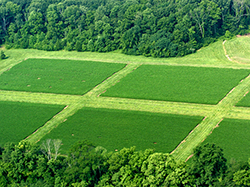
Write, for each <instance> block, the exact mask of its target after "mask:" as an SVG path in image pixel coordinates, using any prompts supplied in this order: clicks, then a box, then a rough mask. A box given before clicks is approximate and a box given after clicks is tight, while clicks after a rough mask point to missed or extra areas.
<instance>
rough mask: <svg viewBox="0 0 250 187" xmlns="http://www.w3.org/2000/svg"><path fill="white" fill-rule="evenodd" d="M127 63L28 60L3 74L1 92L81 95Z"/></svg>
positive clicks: (0, 81)
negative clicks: (15, 91)
mask: <svg viewBox="0 0 250 187" xmlns="http://www.w3.org/2000/svg"><path fill="white" fill-rule="evenodd" d="M124 66H125V64H114V63H101V62H90V61H76V60H58V59H28V60H25V61H23V62H22V63H20V64H17V65H16V66H14V67H13V68H11V69H10V70H9V71H6V72H4V73H3V74H2V75H0V89H3V90H18V91H29V92H47V93H60V94H75V95H81V94H84V93H86V92H87V91H89V90H91V89H92V88H93V87H94V86H96V85H97V84H100V83H101V82H102V81H103V80H105V79H106V78H108V77H109V76H111V75H112V74H113V73H114V72H116V71H119V70H120V69H121V68H123V67H124Z"/></svg>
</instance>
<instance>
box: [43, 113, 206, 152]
mask: <svg viewBox="0 0 250 187" xmlns="http://www.w3.org/2000/svg"><path fill="white" fill-rule="evenodd" d="M202 118H203V117H196V116H181V115H168V114H159V113H148V112H135V111H125V110H111V109H94V108H83V109H81V110H79V111H78V112H77V113H76V114H75V115H73V116H71V117H69V118H68V119H67V121H66V122H64V123H62V124H60V125H59V126H58V127H57V128H55V129H54V130H53V131H51V132H50V133H49V134H47V135H46V136H45V137H44V138H43V139H41V141H40V142H43V141H44V140H46V139H61V140H62V143H63V146H62V152H63V153H66V151H67V150H69V148H70V146H71V145H72V144H74V143H75V142H77V141H80V140H85V139H86V140H90V141H91V142H93V143H94V144H95V145H99V146H103V147H105V148H106V149H108V151H114V150H115V149H117V150H120V149H122V148H124V147H131V146H136V147H137V149H138V150H144V149H148V148H152V149H155V150H156V151H159V152H170V151H172V150H173V149H174V148H175V147H176V146H177V145H178V144H179V143H180V142H181V141H182V140H183V139H184V138H185V137H186V136H187V135H188V133H189V132H190V131H191V130H192V129H193V128H194V127H195V126H196V125H197V124H198V123H199V122H200V121H201V120H202Z"/></svg>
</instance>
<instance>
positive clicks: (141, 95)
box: [102, 65, 250, 104]
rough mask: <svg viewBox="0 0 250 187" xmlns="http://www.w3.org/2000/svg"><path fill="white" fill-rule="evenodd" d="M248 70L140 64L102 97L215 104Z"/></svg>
mask: <svg viewBox="0 0 250 187" xmlns="http://www.w3.org/2000/svg"><path fill="white" fill-rule="evenodd" d="M249 73H250V70H245V69H227V68H204V67H185V66H163V65H158V66H155V65H143V66H141V67H139V68H138V69H137V70H135V71H134V72H132V73H131V74H129V75H127V76H126V77H125V78H123V79H122V80H121V81H120V82H119V83H117V84H116V85H115V86H113V87H111V88H109V89H108V90H107V91H106V92H105V93H104V94H102V96H111V97H125V98H136V99H155V100H166V101H177V102H190V103H203V104H217V103H218V102H219V101H220V100H221V99H222V98H223V97H224V96H225V95H226V94H227V93H228V92H229V91H230V90H231V89H232V88H233V87H235V86H236V85H237V84H238V83H239V82H240V81H241V79H243V78H245V77H246V76H247V75H248V74H249Z"/></svg>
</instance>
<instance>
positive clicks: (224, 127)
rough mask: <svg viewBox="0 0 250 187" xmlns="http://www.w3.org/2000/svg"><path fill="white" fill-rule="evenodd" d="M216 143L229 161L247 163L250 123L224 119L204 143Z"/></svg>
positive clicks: (249, 149)
mask: <svg viewBox="0 0 250 187" xmlns="http://www.w3.org/2000/svg"><path fill="white" fill-rule="evenodd" d="M207 142H209V143H215V144H216V145H219V146H220V147H221V148H223V153H224V155H225V157H226V158H227V159H229V160H230V159H231V158H234V159H236V160H242V161H247V160H248V158H249V154H250V148H249V142H250V121H248V120H235V119H224V120H223V121H222V122H221V123H220V124H219V127H218V128H216V129H214V131H213V133H212V134H211V135H209V136H208V137H207V139H206V140H205V141H204V143H207Z"/></svg>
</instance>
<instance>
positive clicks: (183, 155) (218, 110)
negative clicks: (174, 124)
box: [172, 75, 250, 160]
mask: <svg viewBox="0 0 250 187" xmlns="http://www.w3.org/2000/svg"><path fill="white" fill-rule="evenodd" d="M249 85H250V75H248V76H247V77H246V78H244V79H243V80H242V81H240V82H239V84H238V85H237V86H236V87H234V88H233V89H231V90H230V91H229V92H228V94H227V95H226V96H225V97H224V98H223V99H222V100H221V101H220V102H219V103H218V104H217V105H216V107H215V108H214V112H213V113H212V115H210V116H207V118H205V119H204V120H203V121H202V122H201V123H200V124H199V125H198V127H197V128H195V129H194V130H193V131H192V133H191V134H189V135H188V136H187V137H186V138H185V139H184V140H185V141H183V143H182V144H180V145H179V146H178V147H177V148H176V149H175V150H174V151H173V152H172V154H173V155H174V156H175V157H176V158H177V159H180V160H186V159H187V158H188V157H189V156H190V155H191V154H192V153H193V149H194V148H195V147H196V146H198V145H199V144H201V143H202V142H203V141H204V140H205V139H206V138H207V136H209V134H211V132H212V131H213V129H214V128H215V127H216V126H218V125H219V123H220V121H221V119H223V118H225V117H226V116H227V115H228V114H229V113H230V112H231V111H232V110H233V109H234V106H235V104H237V103H238V102H239V101H240V100H241V99H242V98H243V97H244V95H245V93H246V92H247V91H249Z"/></svg>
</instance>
